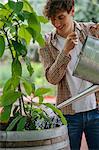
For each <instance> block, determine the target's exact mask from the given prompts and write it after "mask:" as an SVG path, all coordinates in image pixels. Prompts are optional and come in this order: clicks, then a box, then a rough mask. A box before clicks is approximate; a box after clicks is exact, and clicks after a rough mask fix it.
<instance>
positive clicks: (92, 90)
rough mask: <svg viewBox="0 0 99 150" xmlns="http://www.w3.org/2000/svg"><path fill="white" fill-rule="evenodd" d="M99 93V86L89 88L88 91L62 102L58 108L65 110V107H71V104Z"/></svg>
mask: <svg viewBox="0 0 99 150" xmlns="http://www.w3.org/2000/svg"><path fill="white" fill-rule="evenodd" d="M97 91H99V85H93V86H91V87H89V88H87V89H86V90H84V91H83V92H81V93H79V94H78V95H76V96H74V97H71V98H69V99H67V100H66V101H64V102H62V103H61V104H59V105H57V108H63V107H65V106H68V105H70V104H71V103H73V102H75V101H78V100H80V99H81V98H84V97H86V96H88V95H90V94H92V93H95V92H97Z"/></svg>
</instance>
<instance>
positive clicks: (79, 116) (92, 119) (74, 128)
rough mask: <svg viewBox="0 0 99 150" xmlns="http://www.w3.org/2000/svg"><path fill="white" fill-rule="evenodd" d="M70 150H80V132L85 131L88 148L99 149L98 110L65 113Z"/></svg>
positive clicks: (91, 149) (90, 149)
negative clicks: (71, 113) (72, 113)
mask: <svg viewBox="0 0 99 150" xmlns="http://www.w3.org/2000/svg"><path fill="white" fill-rule="evenodd" d="M65 117H66V120H67V123H68V134H69V139H70V147H71V150H80V146H81V139H82V133H83V132H84V133H85V137H86V141H87V145H88V148H89V150H99V110H98V109H94V110H90V111H86V112H80V113H76V114H74V115H65Z"/></svg>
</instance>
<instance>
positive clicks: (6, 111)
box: [0, 105, 12, 123]
mask: <svg viewBox="0 0 99 150" xmlns="http://www.w3.org/2000/svg"><path fill="white" fill-rule="evenodd" d="M11 109H12V105H9V106H5V107H4V108H3V112H2V113H1V114H0V122H2V123H6V122H8V120H9V118H10V114H11Z"/></svg>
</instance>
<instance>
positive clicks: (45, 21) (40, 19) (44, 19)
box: [38, 16, 49, 23]
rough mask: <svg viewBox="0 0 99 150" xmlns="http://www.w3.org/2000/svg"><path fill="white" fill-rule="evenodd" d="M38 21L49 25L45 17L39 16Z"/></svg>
mask: <svg viewBox="0 0 99 150" xmlns="http://www.w3.org/2000/svg"><path fill="white" fill-rule="evenodd" d="M38 19H39V21H40V22H42V23H48V22H49V21H48V19H46V18H45V17H43V16H38Z"/></svg>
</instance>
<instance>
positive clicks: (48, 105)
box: [43, 103, 67, 125]
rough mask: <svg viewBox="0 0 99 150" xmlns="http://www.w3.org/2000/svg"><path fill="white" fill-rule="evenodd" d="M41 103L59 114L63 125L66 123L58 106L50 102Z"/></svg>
mask: <svg viewBox="0 0 99 150" xmlns="http://www.w3.org/2000/svg"><path fill="white" fill-rule="evenodd" d="M43 104H44V105H45V106H47V107H49V108H51V109H52V110H53V111H54V112H55V113H56V114H57V115H59V116H60V119H61V121H62V123H63V124H64V125H66V124H67V121H66V119H65V117H64V116H63V114H62V112H61V110H59V109H58V108H56V107H55V106H54V105H53V104H50V103H43Z"/></svg>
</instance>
